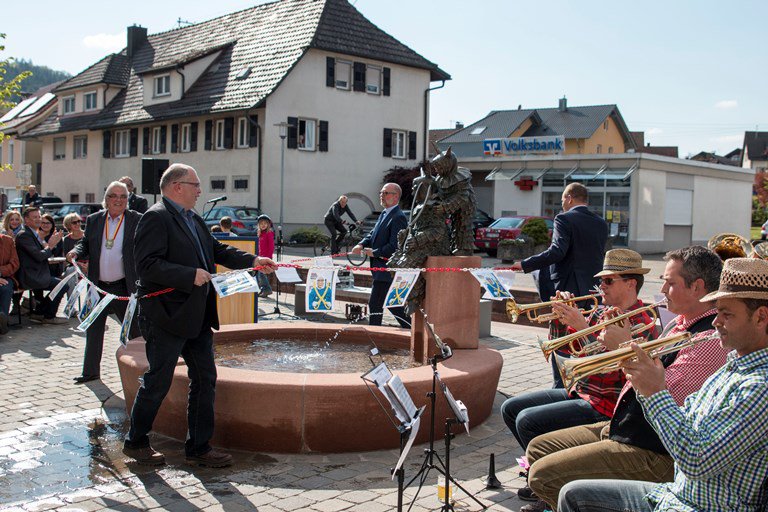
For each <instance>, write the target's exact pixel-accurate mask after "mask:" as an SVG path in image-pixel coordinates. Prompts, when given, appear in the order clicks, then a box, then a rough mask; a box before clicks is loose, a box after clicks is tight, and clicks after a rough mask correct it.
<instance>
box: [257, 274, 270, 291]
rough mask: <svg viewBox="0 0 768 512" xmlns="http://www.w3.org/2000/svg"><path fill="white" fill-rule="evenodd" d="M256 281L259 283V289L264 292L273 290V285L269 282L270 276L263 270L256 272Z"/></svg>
mask: <svg viewBox="0 0 768 512" xmlns="http://www.w3.org/2000/svg"><path fill="white" fill-rule="evenodd" d="M256 282H257V283H259V289H261V291H263V292H270V293H271V292H272V286H270V284H269V277H267V275H266V274H265V273H263V272H257V273H256Z"/></svg>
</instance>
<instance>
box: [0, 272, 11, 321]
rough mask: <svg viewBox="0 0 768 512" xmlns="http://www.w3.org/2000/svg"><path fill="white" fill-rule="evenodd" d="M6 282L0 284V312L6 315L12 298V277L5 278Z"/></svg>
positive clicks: (9, 309)
mask: <svg viewBox="0 0 768 512" xmlns="http://www.w3.org/2000/svg"><path fill="white" fill-rule="evenodd" d="M7 281H8V282H7V283H5V284H4V285H0V313H2V314H4V315H6V316H8V313H9V312H10V311H11V300H12V299H13V279H11V278H10V277H9V278H8V279H7Z"/></svg>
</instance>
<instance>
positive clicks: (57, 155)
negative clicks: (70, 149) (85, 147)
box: [11, 137, 67, 163]
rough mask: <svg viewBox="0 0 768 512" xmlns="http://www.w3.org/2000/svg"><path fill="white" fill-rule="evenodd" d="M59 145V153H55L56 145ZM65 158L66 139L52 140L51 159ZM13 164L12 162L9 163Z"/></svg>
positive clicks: (56, 138)
mask: <svg viewBox="0 0 768 512" xmlns="http://www.w3.org/2000/svg"><path fill="white" fill-rule="evenodd" d="M57 143H59V144H61V153H57V152H56V144H57ZM66 157H67V138H66V137H54V138H53V159H54V160H64V159H65V158H66ZM11 163H13V162H11Z"/></svg>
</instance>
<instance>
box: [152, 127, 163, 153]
mask: <svg viewBox="0 0 768 512" xmlns="http://www.w3.org/2000/svg"><path fill="white" fill-rule="evenodd" d="M162 134H163V132H162V131H161V130H160V127H159V126H155V127H153V128H152V154H153V155H159V154H160V148H161V147H162V145H161V140H160V137H161V136H162Z"/></svg>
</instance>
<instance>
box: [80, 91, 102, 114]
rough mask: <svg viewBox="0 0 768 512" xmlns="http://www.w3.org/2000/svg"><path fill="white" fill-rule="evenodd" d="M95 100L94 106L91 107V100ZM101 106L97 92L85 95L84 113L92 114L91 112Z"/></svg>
mask: <svg viewBox="0 0 768 512" xmlns="http://www.w3.org/2000/svg"><path fill="white" fill-rule="evenodd" d="M90 98H93V105H91V106H89V105H88V103H89V99H90ZM98 105H99V96H98V94H97V93H96V91H90V92H86V93H85V94H83V111H85V112H90V111H91V110H96V109H97V108H98Z"/></svg>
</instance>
